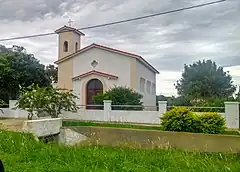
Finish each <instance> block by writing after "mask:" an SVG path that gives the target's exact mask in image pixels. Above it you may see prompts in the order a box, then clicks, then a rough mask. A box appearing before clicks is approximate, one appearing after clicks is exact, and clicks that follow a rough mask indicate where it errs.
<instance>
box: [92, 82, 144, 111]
mask: <svg viewBox="0 0 240 172" xmlns="http://www.w3.org/2000/svg"><path fill="white" fill-rule="evenodd" d="M142 97H143V96H142V95H141V94H139V93H137V92H135V91H134V90H132V89H130V88H128V87H116V86H115V87H114V88H112V89H110V90H108V91H106V92H105V93H103V94H98V95H97V96H94V97H93V99H94V102H95V103H96V104H103V100H112V105H129V106H125V107H124V106H122V107H121V106H115V107H112V109H113V110H141V109H143V107H142V102H141V99H142ZM130 105H132V106H130Z"/></svg>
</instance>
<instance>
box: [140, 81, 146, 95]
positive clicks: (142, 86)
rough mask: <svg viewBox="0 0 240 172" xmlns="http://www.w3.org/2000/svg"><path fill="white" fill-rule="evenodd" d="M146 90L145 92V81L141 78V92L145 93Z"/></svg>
mask: <svg viewBox="0 0 240 172" xmlns="http://www.w3.org/2000/svg"><path fill="white" fill-rule="evenodd" d="M144 90H145V79H144V78H140V91H141V92H144Z"/></svg>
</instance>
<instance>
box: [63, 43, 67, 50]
mask: <svg viewBox="0 0 240 172" xmlns="http://www.w3.org/2000/svg"><path fill="white" fill-rule="evenodd" d="M63 51H64V52H68V42H67V41H65V42H64V43H63Z"/></svg>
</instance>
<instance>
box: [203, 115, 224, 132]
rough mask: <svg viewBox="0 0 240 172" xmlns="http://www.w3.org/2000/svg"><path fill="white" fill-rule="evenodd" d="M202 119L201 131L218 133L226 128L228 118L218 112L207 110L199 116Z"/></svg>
mask: <svg viewBox="0 0 240 172" xmlns="http://www.w3.org/2000/svg"><path fill="white" fill-rule="evenodd" d="M198 118H199V119H200V121H201V125H199V126H198V127H199V131H200V132H201V133H209V134H218V133H222V132H224V131H225V129H226V127H225V126H226V120H225V119H224V117H223V116H221V115H220V114H218V113H216V112H206V113H203V114H201V115H199V117H198Z"/></svg>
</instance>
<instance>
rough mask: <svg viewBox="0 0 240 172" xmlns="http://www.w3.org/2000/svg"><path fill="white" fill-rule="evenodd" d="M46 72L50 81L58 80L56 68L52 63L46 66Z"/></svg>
mask: <svg viewBox="0 0 240 172" xmlns="http://www.w3.org/2000/svg"><path fill="white" fill-rule="evenodd" d="M46 74H47V76H48V78H49V79H50V80H51V82H52V83H57V81H58V68H57V67H55V66H54V65H51V64H50V65H48V66H46Z"/></svg>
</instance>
